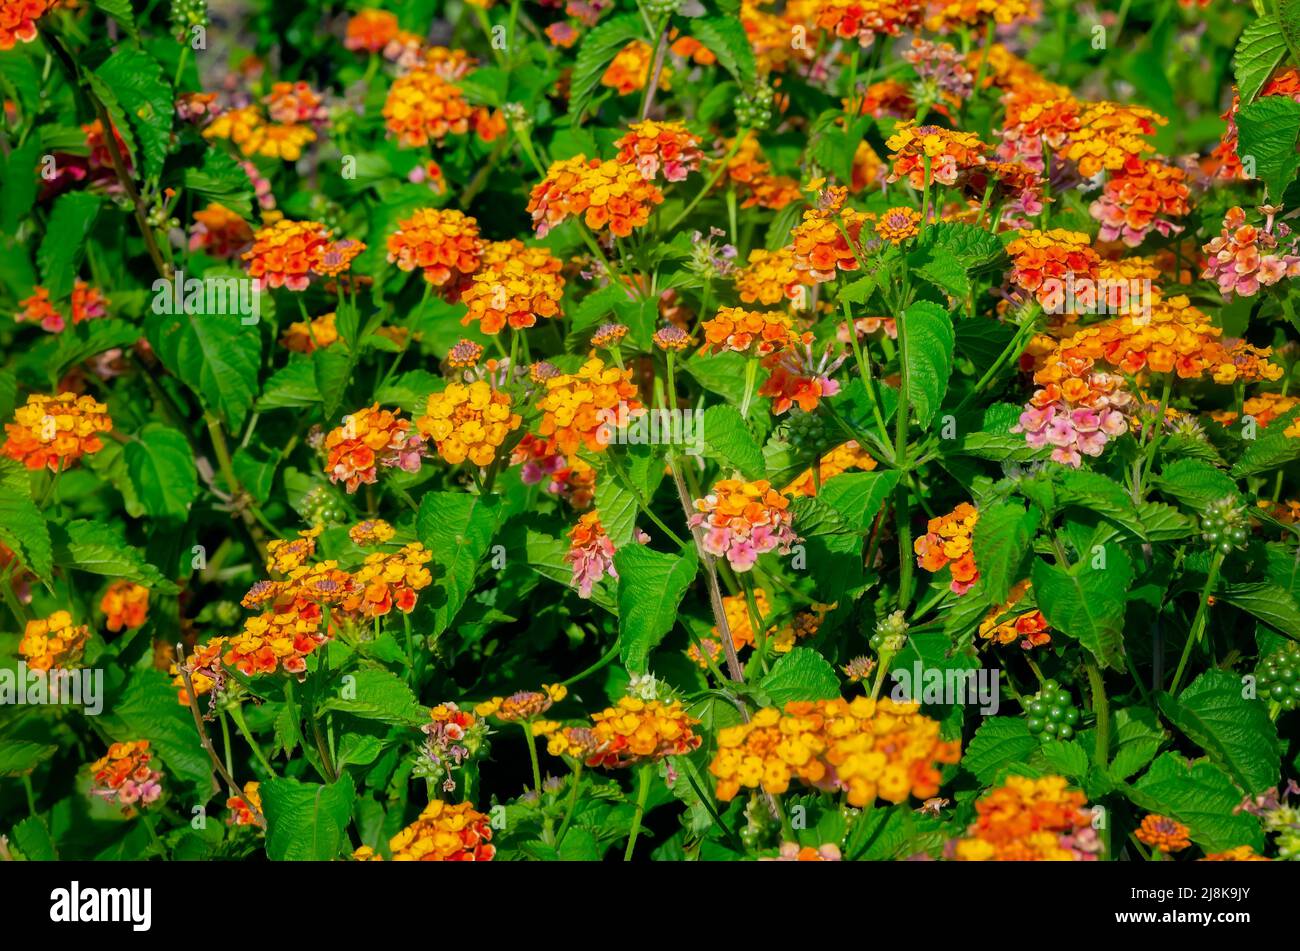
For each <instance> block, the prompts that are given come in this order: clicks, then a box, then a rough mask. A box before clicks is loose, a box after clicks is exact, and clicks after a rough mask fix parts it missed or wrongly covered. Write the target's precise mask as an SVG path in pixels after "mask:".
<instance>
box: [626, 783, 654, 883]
mask: <svg viewBox="0 0 1300 951" xmlns="http://www.w3.org/2000/svg"><path fill="white" fill-rule="evenodd" d="M653 769H654V765H653V764H651V763H645V764H643V765H641V766H638V767H637V770H636V780H637V793H636V812H635V813H633V815H632V831H631V832H629V833H628V835H627V849H626V850H625V851H624V852H623V861H624V862H630V861H632V851H633V850H634V849H635V848H636V837H637V835H638V834H639V833H640V832H641V818H642V817H643V816H644V815H645V804H646V800H647V799H648V798H649V797H650V771H651V770H653Z"/></svg>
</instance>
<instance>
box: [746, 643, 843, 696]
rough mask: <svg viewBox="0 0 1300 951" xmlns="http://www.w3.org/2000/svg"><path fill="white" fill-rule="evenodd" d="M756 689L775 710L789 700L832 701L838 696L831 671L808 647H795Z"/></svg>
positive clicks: (820, 656) (782, 657)
mask: <svg viewBox="0 0 1300 951" xmlns="http://www.w3.org/2000/svg"><path fill="white" fill-rule="evenodd" d="M758 686H759V689H760V690H762V691H763V693H765V694H767V696H768V698H769V699H770V700H771V701H772V703H773V705H775V706H777V707H784V706H785V705H786V704H787V703H789V702H790V701H792V700H834V699H838V698H839V696H840V679H839V677H837V676H836V675H835V668H834V667H832V666H831V664H830V661H828V660H827V659H826V658H825V657H823V656H822V655H821V654H819V653H817V652H816V651H815V650H812V649H811V648H808V647H796V648H794V649H793V650H791V651H790V652H789V653H788V654H783V655H782V656H781V657H780V658H779V659H778V660H777V662H776V663H775V664H773V665H772V669H771V670H770V671H769V672H768V674H767V676H766V677H764V678H763V679H762V680H761V681H760V682H759V685H758Z"/></svg>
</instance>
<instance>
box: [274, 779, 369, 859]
mask: <svg viewBox="0 0 1300 951" xmlns="http://www.w3.org/2000/svg"><path fill="white" fill-rule="evenodd" d="M259 792H260V793H261V795H262V809H263V812H264V813H265V814H266V854H267V857H268V858H270V859H271V860H272V861H273V862H285V861H289V862H294V861H297V862H304V861H306V862H310V861H315V862H327V861H329V860H331V859H336V858H339V857H340V855H341V853H342V852H343V850H344V849H345V848H347V847H348V823H349V822H350V821H351V818H352V804H353V802H354V800H355V799H356V787H355V786H354V785H353V782H352V777H351V776H350V775H349V774H347V773H344V774H343V775H342V776H340V777H339V779H338V780H337V781H336V782H333V783H330V784H329V785H328V786H323V785H320V784H319V783H301V782H299V781H298V780H296V779H289V778H287V777H286V778H277V779H270V780H267V781H266V782H264V783H263V784H262V786H261V789H260V790H259Z"/></svg>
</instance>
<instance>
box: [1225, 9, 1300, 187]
mask: <svg viewBox="0 0 1300 951" xmlns="http://www.w3.org/2000/svg"><path fill="white" fill-rule="evenodd" d="M1284 28H1285V27H1284ZM1237 132H1238V139H1237V154H1238V155H1240V156H1241V161H1242V163H1243V164H1244V165H1245V166H1246V167H1247V169H1249V168H1250V163H1251V161H1252V160H1253V162H1254V165H1255V177H1256V178H1258V179H1260V180H1261V181H1262V182H1263V183H1264V185H1265V186H1266V187H1267V188H1268V197H1269V199H1270V200H1274V201H1280V200H1281V198H1282V193H1283V192H1285V191H1286V187H1287V185H1288V184H1290V182H1291V179H1292V177H1293V176H1294V175H1295V170H1296V167H1297V165H1300V156H1297V155H1296V150H1295V144H1296V135H1297V134H1300V103H1297V102H1292V101H1291V100H1290V99H1288V98H1286V97H1285V96H1269V97H1267V98H1265V99H1257V100H1256V101H1255V102H1252V103H1250V104H1249V105H1246V106H1242V108H1241V111H1239V112H1238V113H1237Z"/></svg>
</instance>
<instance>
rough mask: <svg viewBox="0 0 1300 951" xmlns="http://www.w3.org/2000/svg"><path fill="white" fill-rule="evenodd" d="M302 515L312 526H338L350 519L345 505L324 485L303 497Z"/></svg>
mask: <svg viewBox="0 0 1300 951" xmlns="http://www.w3.org/2000/svg"><path fill="white" fill-rule="evenodd" d="M302 514H303V515H304V516H306V518H307V521H308V522H309V523H310V524H312V525H321V524H325V525H337V524H340V523H341V522H346V521H347V519H348V512H347V509H346V508H345V507H344V506H343V503H342V502H340V501H339V500H338V498H337V497H336V496H335V495H334V493H332V492H331V491H330V490H329V489H327V488H325V486H323V485H318V486H316V488H314V489H312V490H311V491H310V492H308V493H307V494H306V496H304V497H303V500H302Z"/></svg>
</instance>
